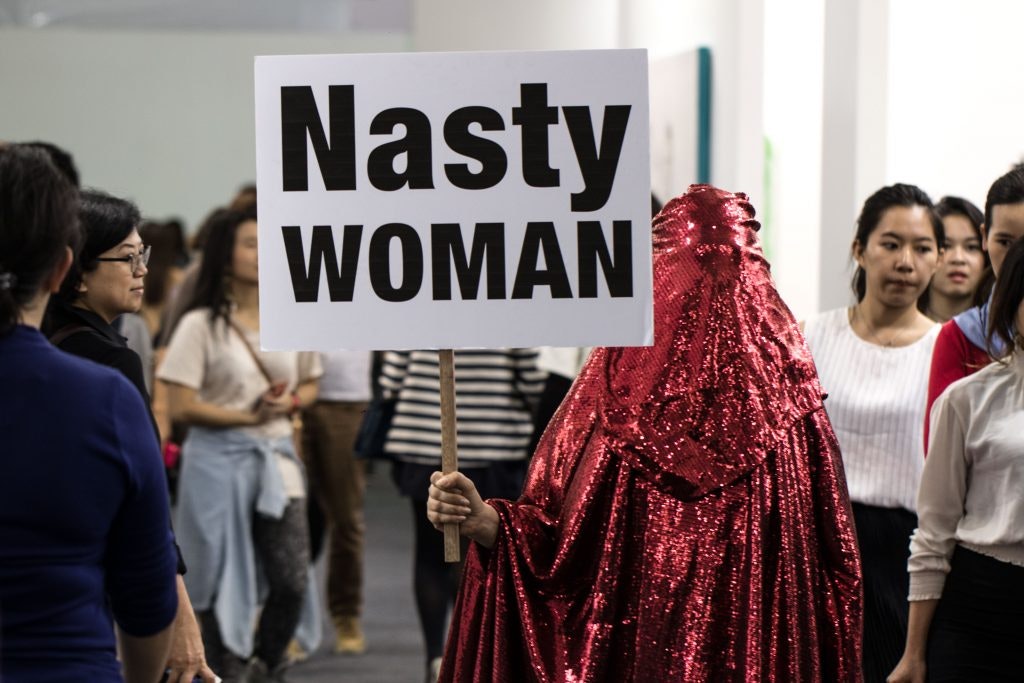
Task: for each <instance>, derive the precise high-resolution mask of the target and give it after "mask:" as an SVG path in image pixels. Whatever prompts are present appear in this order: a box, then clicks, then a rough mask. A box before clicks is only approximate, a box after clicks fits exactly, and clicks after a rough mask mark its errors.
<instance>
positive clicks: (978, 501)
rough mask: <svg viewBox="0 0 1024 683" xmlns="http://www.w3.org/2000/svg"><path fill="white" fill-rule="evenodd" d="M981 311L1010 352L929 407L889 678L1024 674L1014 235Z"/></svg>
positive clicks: (1022, 377) (1021, 299)
mask: <svg viewBox="0 0 1024 683" xmlns="http://www.w3.org/2000/svg"><path fill="white" fill-rule="evenodd" d="M989 315H990V317H989V338H990V340H991V342H995V341H996V340H999V341H1000V342H1003V343H1005V344H1006V348H1010V349H1012V351H1011V352H1010V356H1009V357H1008V358H1005V359H1003V360H1002V361H1001V362H997V363H993V364H991V365H989V366H987V367H986V368H984V369H983V370H980V371H979V372H977V373H976V374H974V375H971V376H970V377H966V378H964V379H961V380H959V381H958V382H955V383H953V384H951V385H950V386H949V387H948V388H947V389H946V390H945V392H943V394H942V395H941V396H940V397H939V399H938V400H937V401H936V402H935V405H934V407H933V408H932V419H931V424H932V429H931V440H930V442H929V450H928V460H927V462H926V464H925V468H924V474H923V475H922V478H921V488H920V492H919V493H918V499H917V500H918V502H917V511H918V528H917V530H916V531H915V532H914V535H913V538H912V539H911V547H910V549H911V556H910V562H909V564H908V567H909V573H910V595H909V599H910V625H909V629H908V633H907V643H906V648H905V651H904V653H903V657H902V659H901V660H900V662H899V664H898V665H897V667H896V669H895V670H894V671H893V673H892V675H891V676H890V677H889V679H888V680H889V681H891V682H893V683H903V682H907V683H918V682H921V683H923V682H924V680H925V678H926V676H927V680H929V681H932V682H933V683H934V682H936V681H1011V680H1012V681H1019V680H1022V678H1024V338H1022V337H1021V333H1020V330H1024V240H1017V241H1016V243H1015V244H1014V245H1013V246H1012V247H1010V249H1009V251H1008V252H1007V255H1006V259H1005V260H1004V262H1003V267H1002V275H1001V276H1000V278H999V280H998V281H997V283H996V290H995V294H994V295H993V298H992V305H991V308H990V314H989ZM1015 330H1016V331H1015ZM991 342H990V347H991V346H995V345H996V344H994V343H991Z"/></svg>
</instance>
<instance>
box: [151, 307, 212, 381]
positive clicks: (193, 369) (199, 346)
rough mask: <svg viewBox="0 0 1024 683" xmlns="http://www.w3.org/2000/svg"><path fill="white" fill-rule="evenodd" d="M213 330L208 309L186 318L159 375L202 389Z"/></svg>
mask: <svg viewBox="0 0 1024 683" xmlns="http://www.w3.org/2000/svg"><path fill="white" fill-rule="evenodd" d="M211 333H212V332H211V328H210V318H209V313H208V312H207V311H206V310H196V311H192V312H190V313H188V314H187V315H186V316H185V317H183V318H182V319H181V322H180V323H178V327H177V328H176V329H175V330H174V335H173V336H172V337H171V341H170V343H169V344H168V345H167V352H166V353H165V354H164V359H163V362H162V363H160V367H159V368H157V373H156V376H157V378H158V379H161V380H163V381H165V382H171V383H173V384H182V385H184V386H186V387H190V388H192V389H196V390H198V389H200V388H201V387H202V386H203V379H204V378H205V375H206V349H207V342H208V340H209V339H210V335H211Z"/></svg>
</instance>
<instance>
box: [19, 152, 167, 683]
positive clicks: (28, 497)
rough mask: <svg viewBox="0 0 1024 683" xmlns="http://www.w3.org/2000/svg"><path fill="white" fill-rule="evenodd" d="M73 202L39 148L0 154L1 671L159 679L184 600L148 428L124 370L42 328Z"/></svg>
mask: <svg viewBox="0 0 1024 683" xmlns="http://www.w3.org/2000/svg"><path fill="white" fill-rule="evenodd" d="M76 210H77V195H76V192H75V190H74V188H73V187H72V186H71V185H70V183H69V182H68V181H67V180H66V179H65V178H64V177H63V176H61V175H60V173H59V172H58V171H57V170H56V168H55V167H54V166H53V165H52V163H51V162H50V161H49V159H48V158H47V157H46V155H45V154H44V153H43V152H40V151H37V150H32V149H28V148H26V147H22V146H19V145H12V146H9V147H4V148H2V149H0V386H2V387H3V388H4V391H3V392H0V679H2V680H3V681H5V683H21V682H22V681H32V682H33V683H46V682H50V681H54V682H56V681H71V680H74V681H98V682H102V683H108V682H118V681H122V680H124V681H128V682H129V683H135V682H136V681H138V682H140V683H141V682H144V681H145V682H147V683H152V682H153V681H156V680H158V679H159V678H160V674H161V672H162V671H163V667H164V662H165V661H166V657H167V651H168V647H169V644H170V637H171V632H170V625H171V623H172V621H173V619H174V616H175V612H176V609H177V604H178V603H177V594H176V590H175V566H176V555H175V551H174V545H173V542H172V538H171V532H170V527H169V522H168V503H167V493H166V483H165V481H164V473H163V467H162V463H161V461H160V455H159V452H158V448H157V444H156V440H155V439H154V438H153V427H152V423H151V422H150V420H149V417H148V414H147V411H146V407H145V405H144V404H143V401H142V398H141V396H140V395H139V393H138V391H136V389H135V388H134V387H133V386H132V385H131V384H130V383H129V382H128V380H126V379H125V378H124V377H123V376H122V375H121V374H120V373H118V372H116V371H115V370H112V369H110V368H104V367H101V366H99V365H96V364H94V363H91V362H88V361H85V360H82V359H80V358H75V357H72V356H70V355H68V354H65V353H63V352H61V351H58V350H57V349H55V348H54V347H53V346H51V345H50V344H49V343H48V342H47V340H46V338H45V337H43V335H42V334H41V333H40V332H39V329H38V328H39V325H40V322H41V319H42V316H43V312H44V310H45V308H46V303H47V300H48V299H49V296H50V294H51V293H52V292H54V291H56V289H57V288H58V287H59V285H60V282H61V280H62V279H63V277H64V274H65V272H66V271H67V269H68V266H69V265H70V263H71V259H72V250H71V248H70V247H71V246H72V245H73V244H74V243H75V242H76V240H77V233H78V228H77V219H76ZM115 624H116V626H117V628H118V631H119V634H120V655H121V661H120V662H119V661H118V658H117V654H118V653H117V648H116V646H115V636H114V626H115Z"/></svg>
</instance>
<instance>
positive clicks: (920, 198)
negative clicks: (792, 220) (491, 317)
mask: <svg viewBox="0 0 1024 683" xmlns="http://www.w3.org/2000/svg"><path fill="white" fill-rule="evenodd" d="M898 206H903V207H908V208H909V207H912V206H923V207H924V208H926V209H927V210H928V216H929V218H930V219H931V222H932V229H933V230H934V232H935V245H936V247H938V248H939V249H941V248H942V243H943V242H945V240H946V233H945V230H943V228H942V221H941V220H940V219H939V217H938V215H936V213H935V206H934V204H932V200H931V198H930V197H929V196H928V194H927V193H926V192H925V191H924V190H922V189H921V188H919V187H917V186H916V185H907V184H905V183H896V184H895V185H887V186H886V187H883V188H882V189H880V190H878V191H877V192H875V193H874V194H873V195H871V196H870V197H868V198H867V199H866V200H865V201H864V206H863V207H862V208H861V210H860V216H858V217H857V233H856V236H855V239H856V241H857V244H859V245H860V247H861V249H866V248H867V246H868V238H869V237H870V236H871V233H873V232H874V231H875V228H877V227H878V224H879V223H880V222H881V221H882V216H883V215H884V214H885V212H886V211H888V210H889V209H892V208H895V207H898ZM850 286H851V287H852V288H853V293H854V294H856V295H857V301H863V300H864V295H865V294H866V293H867V274H866V273H865V272H864V269H863V268H861V267H860V266H859V265H858V266H857V269H856V270H855V271H854V272H853V280H852V281H851V282H850ZM925 291H927V289H926V290H925Z"/></svg>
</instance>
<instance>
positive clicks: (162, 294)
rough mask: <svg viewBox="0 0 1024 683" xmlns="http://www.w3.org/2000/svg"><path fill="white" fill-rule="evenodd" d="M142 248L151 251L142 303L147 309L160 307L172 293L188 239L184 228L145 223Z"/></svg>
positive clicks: (158, 223)
mask: <svg viewBox="0 0 1024 683" xmlns="http://www.w3.org/2000/svg"><path fill="white" fill-rule="evenodd" d="M139 235H140V236H141V237H142V242H143V244H146V245H147V246H149V247H150V248H152V250H153V251H152V253H151V254H150V257H149V263H148V264H146V270H148V271H149V272H148V273H146V289H145V291H144V293H143V295H142V300H143V302H145V304H146V305H147V306H159V305H161V304H163V303H164V300H165V299H166V298H167V295H168V293H169V289H170V287H169V284H170V280H171V272H172V270H173V269H174V268H175V267H177V266H178V265H179V264H181V262H182V256H183V255H185V256H187V254H186V253H185V249H184V244H185V238H184V236H183V235H182V234H181V226H180V224H179V225H174V224H172V223H171V222H168V223H160V222H158V221H146V222H145V223H143V224H142V225H141V226H139Z"/></svg>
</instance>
